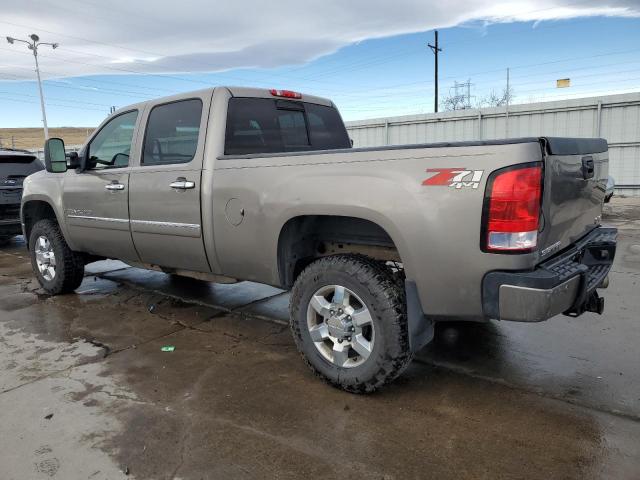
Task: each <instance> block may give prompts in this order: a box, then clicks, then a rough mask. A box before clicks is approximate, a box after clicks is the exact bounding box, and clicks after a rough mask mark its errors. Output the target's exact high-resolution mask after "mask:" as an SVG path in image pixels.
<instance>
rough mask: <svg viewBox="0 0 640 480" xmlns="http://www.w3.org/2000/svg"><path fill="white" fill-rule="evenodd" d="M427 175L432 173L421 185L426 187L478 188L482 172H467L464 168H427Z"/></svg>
mask: <svg viewBox="0 0 640 480" xmlns="http://www.w3.org/2000/svg"><path fill="white" fill-rule="evenodd" d="M427 173H434V174H435V175H432V176H431V177H429V178H427V179H426V180H425V181H424V182H422V185H425V186H427V187H431V186H440V187H453V188H458V189H460V188H478V186H479V185H480V180H481V179H482V175H483V174H484V170H467V169H466V168H428V169H427Z"/></svg>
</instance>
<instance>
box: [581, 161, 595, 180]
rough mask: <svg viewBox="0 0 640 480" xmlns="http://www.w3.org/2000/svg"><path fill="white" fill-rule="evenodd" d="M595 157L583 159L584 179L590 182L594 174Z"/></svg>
mask: <svg viewBox="0 0 640 480" xmlns="http://www.w3.org/2000/svg"><path fill="white" fill-rule="evenodd" d="M594 170H595V168H594V166H593V157H582V178H584V179H585V180H589V179H590V178H593V173H594Z"/></svg>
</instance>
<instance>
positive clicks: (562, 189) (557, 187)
mask: <svg viewBox="0 0 640 480" xmlns="http://www.w3.org/2000/svg"><path fill="white" fill-rule="evenodd" d="M541 141H542V142H543V148H544V150H545V166H544V169H545V180H544V191H543V202H542V205H543V217H542V222H541V227H542V232H541V234H540V237H539V240H540V243H539V249H540V252H541V257H543V258H544V257H546V256H549V255H551V254H553V253H555V252H557V251H559V250H562V249H563V248H565V247H567V246H568V245H570V244H571V243H573V242H575V241H576V240H577V239H579V238H581V237H582V236H584V235H585V234H586V233H588V232H590V231H591V230H593V229H594V228H595V227H596V226H597V225H599V224H600V220H601V218H602V206H603V203H604V197H605V190H606V187H607V177H608V174H609V153H608V146H607V142H606V140H603V139H590V138H543V139H541Z"/></svg>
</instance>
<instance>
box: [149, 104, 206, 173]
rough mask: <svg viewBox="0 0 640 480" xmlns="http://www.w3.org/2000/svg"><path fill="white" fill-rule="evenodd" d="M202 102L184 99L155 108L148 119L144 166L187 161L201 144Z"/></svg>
mask: <svg viewBox="0 0 640 480" xmlns="http://www.w3.org/2000/svg"><path fill="white" fill-rule="evenodd" d="M201 117H202V102H201V101H200V100H199V99H191V100H181V101H179V102H173V103H167V104H164V105H157V106H155V107H153V109H152V110H151V113H150V114H149V120H148V121H147V130H146V133H145V137H144V149H143V151H142V164H143V165H166V164H171V163H187V162H190V161H191V160H192V159H193V156H194V155H195V153H196V148H197V146H198V135H199V133H200V119H201Z"/></svg>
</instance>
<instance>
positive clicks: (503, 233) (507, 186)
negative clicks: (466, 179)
mask: <svg viewBox="0 0 640 480" xmlns="http://www.w3.org/2000/svg"><path fill="white" fill-rule="evenodd" d="M541 191H542V165H536V166H526V167H521V168H515V169H509V170H506V171H503V172H497V173H496V174H494V176H493V177H492V178H491V179H490V180H489V183H488V186H487V195H486V199H485V202H487V203H486V204H485V215H484V227H485V228H484V231H485V233H484V235H485V237H484V247H485V250H487V251H511V252H527V251H531V250H533V249H535V248H536V246H537V243H538V225H539V220H540V195H541Z"/></svg>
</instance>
